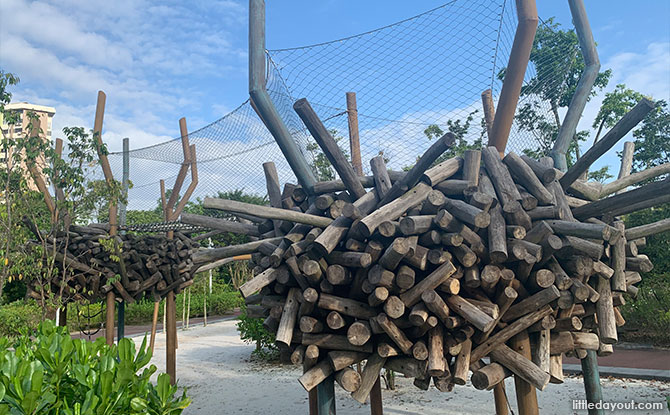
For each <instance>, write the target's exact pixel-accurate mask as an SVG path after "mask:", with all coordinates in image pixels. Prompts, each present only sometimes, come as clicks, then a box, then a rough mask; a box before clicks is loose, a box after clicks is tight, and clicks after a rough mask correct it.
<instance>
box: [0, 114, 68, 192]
mask: <svg viewBox="0 0 670 415" xmlns="http://www.w3.org/2000/svg"><path fill="white" fill-rule="evenodd" d="M5 110H7V111H12V112H14V113H18V116H19V120H18V122H17V123H16V124H11V125H9V124H7V123H6V120H5V119H4V118H3V116H2V114H0V128H2V135H3V137H11V138H13V139H15V140H20V139H22V138H25V137H26V136H27V134H29V131H28V123H29V122H30V118H29V117H28V113H30V112H31V111H32V112H34V113H35V115H37V117H38V118H39V123H40V124H39V125H40V129H41V130H42V136H43V137H44V138H45V139H46V140H47V141H49V142H50V141H51V128H52V120H53V116H54V114H56V109H55V108H54V107H48V106H45V105H36V104H29V103H27V102H16V103H11V104H8V105H5ZM11 151H12V149H11V148H10V149H9V152H6V151H5V150H4V149H0V168H3V169H4V168H6V167H7V164H6V163H7V162H8V161H10V158H11ZM38 164H39V163H38ZM29 183H30V187H31V188H32V189H36V186H35V185H34V183H33V182H32V180H30V181H29Z"/></svg>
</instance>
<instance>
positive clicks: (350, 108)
mask: <svg viewBox="0 0 670 415" xmlns="http://www.w3.org/2000/svg"><path fill="white" fill-rule="evenodd" d="M347 121H348V125H349V149H350V151H351V164H352V165H353V167H354V171H355V172H356V174H358V175H359V176H362V175H363V163H362V162H361V143H360V141H359V137H358V106H357V105H356V93H355V92H347Z"/></svg>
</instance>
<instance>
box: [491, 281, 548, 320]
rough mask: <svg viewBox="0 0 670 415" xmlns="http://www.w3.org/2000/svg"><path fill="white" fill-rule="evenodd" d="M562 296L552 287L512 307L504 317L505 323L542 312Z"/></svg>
mask: <svg viewBox="0 0 670 415" xmlns="http://www.w3.org/2000/svg"><path fill="white" fill-rule="evenodd" d="M560 296H561V294H560V292H559V290H558V288H556V287H555V286H553V285H552V286H551V287H549V288H545V289H544V290H542V291H539V292H538V293H536V294H533V295H532V296H530V297H528V298H526V299H524V300H522V301H520V302H518V303H517V304H515V305H513V306H511V307H510V308H509V309H508V310H507V312H506V313H505V314H504V315H503V316H502V318H501V320H502V321H503V322H510V321H513V320H516V319H518V318H519V317H521V316H523V315H526V314H528V313H531V312H534V311H535V310H540V309H541V308H542V307H543V306H545V305H546V304H549V303H551V302H552V301H554V300H556V299H557V298H559V297H560Z"/></svg>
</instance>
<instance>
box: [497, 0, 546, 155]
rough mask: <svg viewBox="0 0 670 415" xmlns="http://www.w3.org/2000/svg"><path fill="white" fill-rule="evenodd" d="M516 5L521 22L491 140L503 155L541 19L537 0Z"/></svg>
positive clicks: (527, 0)
mask: <svg viewBox="0 0 670 415" xmlns="http://www.w3.org/2000/svg"><path fill="white" fill-rule="evenodd" d="M516 9H517V18H518V20H519V25H518V26H517V28H516V33H515V34H514V43H513V44H512V51H511V52H510V55H509V61H508V63H507V70H506V71H505V79H504V80H503V86H502V90H501V91H500V99H499V100H498V108H497V109H496V114H495V118H494V119H493V127H492V128H491V136H490V137H489V144H488V145H489V146H495V147H496V148H497V149H498V152H500V154H501V155H502V154H503V153H504V152H505V147H507V139H508V138H509V132H510V129H511V128H512V122H513V121H514V114H515V113H516V106H517V104H518V103H519V94H520V93H521V86H522V85H523V77H524V75H525V74H526V67H527V66H528V60H529V59H530V51H531V49H532V48H533V40H534V39H535V31H536V30H537V21H538V18H537V6H536V4H535V0H516Z"/></svg>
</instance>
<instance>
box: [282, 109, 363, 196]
mask: <svg viewBox="0 0 670 415" xmlns="http://www.w3.org/2000/svg"><path fill="white" fill-rule="evenodd" d="M293 109H294V110H295V112H296V113H297V114H298V116H299V117H300V119H301V120H302V121H303V123H305V126H306V127H307V129H308V130H309V132H310V133H311V134H312V137H313V138H314V141H316V142H317V144H318V145H319V147H321V149H322V150H323V153H324V154H325V155H326V158H328V161H330V163H331V165H332V166H333V167H334V168H335V171H337V174H338V175H339V176H340V178H341V179H342V182H343V183H344V184H345V186H346V188H347V191H349V193H350V194H351V195H352V196H354V197H355V198H356V199H358V198H360V197H362V196H363V195H364V194H365V189H364V188H363V186H362V185H361V183H360V181H359V180H358V176H357V175H356V172H355V171H354V169H353V167H352V166H351V164H350V163H349V161H348V160H347V158H346V157H345V156H344V154H343V153H342V150H341V149H340V147H338V145H337V142H336V141H335V139H334V138H333V136H332V135H331V134H330V132H328V129H327V128H326V126H325V125H323V123H322V122H321V120H320V119H319V117H318V116H317V115H316V112H314V110H313V109H312V106H311V105H310V104H309V102H308V101H307V99H306V98H301V99H299V100H297V101H296V102H295V103H294V104H293Z"/></svg>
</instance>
